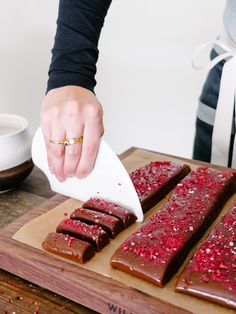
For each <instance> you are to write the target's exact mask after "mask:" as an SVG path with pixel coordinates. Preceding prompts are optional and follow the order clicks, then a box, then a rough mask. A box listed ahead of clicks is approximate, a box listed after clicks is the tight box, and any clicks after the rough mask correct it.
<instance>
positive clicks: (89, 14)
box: [47, 0, 112, 92]
mask: <svg viewBox="0 0 236 314" xmlns="http://www.w3.org/2000/svg"><path fill="white" fill-rule="evenodd" d="M111 1H112V0H60V3H59V14H58V19H57V32H56V36H55V42H54V47H53V49H52V59H51V64H50V68H49V73H48V74H49V79H48V85H47V92H48V91H49V90H51V89H53V88H57V87H62V86H66V85H77V86H81V87H85V88H87V89H89V90H91V91H93V90H94V87H95V85H96V81H95V78H94V76H95V74H96V62H97V59H98V48H97V46H98V40H99V36H100V33H101V29H102V26H103V23H104V19H105V16H106V14H107V10H108V8H109V6H110V3H111Z"/></svg>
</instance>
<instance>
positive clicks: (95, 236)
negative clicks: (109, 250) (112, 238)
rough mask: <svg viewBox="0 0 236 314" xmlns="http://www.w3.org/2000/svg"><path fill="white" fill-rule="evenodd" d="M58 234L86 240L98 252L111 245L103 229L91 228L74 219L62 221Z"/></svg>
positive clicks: (94, 226) (95, 226) (96, 226)
mask: <svg viewBox="0 0 236 314" xmlns="http://www.w3.org/2000/svg"><path fill="white" fill-rule="evenodd" d="M57 232H59V233H64V234H69V235H70V236H72V237H75V238H79V239H81V240H85V241H87V242H89V243H91V244H92V245H93V246H94V248H95V249H96V251H101V250H102V249H103V248H104V246H106V245H107V244H108V243H109V238H108V235H107V233H106V231H104V230H103V229H102V228H101V227H99V226H98V225H93V226H90V225H87V224H86V223H84V222H81V221H77V220H73V219H64V220H62V221H61V222H60V223H59V225H58V226H57Z"/></svg>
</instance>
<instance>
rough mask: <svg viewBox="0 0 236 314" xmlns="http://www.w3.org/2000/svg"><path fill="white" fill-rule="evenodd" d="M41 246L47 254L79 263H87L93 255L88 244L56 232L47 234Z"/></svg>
mask: <svg viewBox="0 0 236 314" xmlns="http://www.w3.org/2000/svg"><path fill="white" fill-rule="evenodd" d="M42 246H43V248H44V249H45V250H46V251H48V252H51V253H53V254H56V255H60V256H63V257H65V258H68V259H71V260H73V261H76V262H79V263H85V262H87V261H88V260H90V258H92V257H93V256H94V254H95V250H94V247H93V246H92V245H91V244H90V243H88V242H85V241H82V240H79V239H76V238H74V237H70V236H69V235H64V234H61V233H56V232H51V233H49V234H48V235H47V237H46V239H45V240H44V241H43V244H42Z"/></svg>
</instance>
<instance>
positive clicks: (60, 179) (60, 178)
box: [57, 177, 65, 182]
mask: <svg viewBox="0 0 236 314" xmlns="http://www.w3.org/2000/svg"><path fill="white" fill-rule="evenodd" d="M57 179H58V181H60V182H63V181H65V178H64V177H57Z"/></svg>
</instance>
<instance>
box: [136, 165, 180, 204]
mask: <svg viewBox="0 0 236 314" xmlns="http://www.w3.org/2000/svg"><path fill="white" fill-rule="evenodd" d="M182 167H183V165H181V164H178V163H174V162H169V161H153V162H151V163H149V164H147V165H145V166H144V167H141V168H138V169H136V170H134V171H133V172H132V173H131V174H130V178H131V180H132V182H133V185H134V187H135V189H136V192H137V194H138V197H139V199H140V202H143V201H144V200H145V199H146V198H148V197H149V196H150V195H151V194H152V193H153V192H155V191H156V190H158V189H159V188H160V187H162V186H163V185H164V184H166V183H167V182H168V181H169V180H171V179H172V178H173V176H175V175H176V174H177V173H179V172H180V170H181V168H182Z"/></svg>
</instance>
